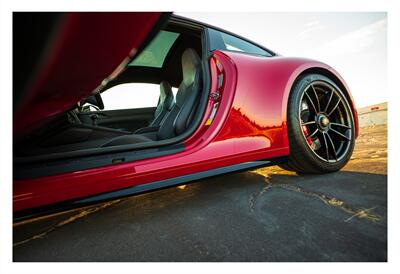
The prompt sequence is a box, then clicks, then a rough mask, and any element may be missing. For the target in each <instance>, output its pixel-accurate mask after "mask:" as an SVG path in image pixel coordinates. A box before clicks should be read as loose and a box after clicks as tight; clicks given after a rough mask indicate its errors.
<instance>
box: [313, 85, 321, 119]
mask: <svg viewBox="0 0 400 274" xmlns="http://www.w3.org/2000/svg"><path fill="white" fill-rule="evenodd" d="M311 88H312V90H313V91H314V95H315V99H317V103H318V112H320V111H321V106H320V104H319V99H318V95H317V92H316V91H315V88H314V85H311Z"/></svg>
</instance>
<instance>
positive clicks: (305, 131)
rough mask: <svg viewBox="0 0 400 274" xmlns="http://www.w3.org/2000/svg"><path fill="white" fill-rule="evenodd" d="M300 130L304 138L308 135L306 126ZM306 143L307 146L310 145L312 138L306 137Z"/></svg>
mask: <svg viewBox="0 0 400 274" xmlns="http://www.w3.org/2000/svg"><path fill="white" fill-rule="evenodd" d="M302 128H303V133H304V136H307V135H308V129H307V126H302ZM307 142H308V144H309V145H311V144H312V142H313V141H312V138H311V137H308V138H307Z"/></svg>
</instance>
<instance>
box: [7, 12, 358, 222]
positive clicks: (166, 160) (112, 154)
mask: <svg viewBox="0 0 400 274" xmlns="http://www.w3.org/2000/svg"><path fill="white" fill-rule="evenodd" d="M13 25H14V29H13V33H14V37H13V40H14V50H13V54H14V56H13V58H14V66H13V68H14V72H13V77H14V78H13V81H14V90H13V96H14V98H13V99H14V116H13V119H14V122H13V123H14V129H13V131H14V133H13V134H14V144H13V145H14V148H13V149H14V152H13V154H14V155H13V156H14V157H13V161H14V163H13V165H14V172H13V174H14V175H13V176H14V182H13V203H14V218H15V220H17V219H21V218H27V217H32V216H35V215H37V214H44V213H48V212H51V211H53V210H60V209H66V208H71V207H79V206H83V205H87V204H90V203H98V202H100V201H105V200H108V199H114V198H119V197H123V196H129V195H132V194H135V193H142V192H146V191H150V190H154V189H159V188H164V187H169V186H174V185H179V184H183V183H187V182H189V181H194V180H198V179H201V178H205V177H209V176H215V175H219V174H223V173H227V172H233V171H239V170H245V169H251V168H256V167H260V166H267V165H280V166H281V167H283V168H284V169H288V170H291V171H295V172H297V173H325V172H332V171H337V170H339V169H340V168H342V167H343V166H344V165H345V164H346V163H347V162H348V161H349V159H350V157H351V154H352V151H353V147H354V142H355V139H356V138H357V135H358V121H357V114H356V109H355V106H354V102H353V99H352V97H351V94H350V90H349V88H348V87H347V86H346V84H345V82H344V81H343V79H342V78H341V77H340V75H339V74H338V73H337V72H336V71H335V70H334V69H333V68H331V67H330V66H328V65H326V64H324V63H321V62H318V61H313V60H309V59H303V58H289V57H284V56H280V55H278V54H276V53H274V52H273V51H271V50H269V49H267V48H265V47H263V46H261V45H259V44H257V43H255V42H252V41H250V40H248V39H246V38H244V37H241V36H239V35H236V34H233V33H231V32H229V31H225V30H223V29H220V28H217V27H214V26H210V25H208V24H205V23H201V22H197V21H194V20H191V19H187V18H183V17H179V16H175V15H172V14H171V13H158V12H151V13H14V18H13ZM249 31H251V29H249ZM117 101H118V102H119V103H116V102H117Z"/></svg>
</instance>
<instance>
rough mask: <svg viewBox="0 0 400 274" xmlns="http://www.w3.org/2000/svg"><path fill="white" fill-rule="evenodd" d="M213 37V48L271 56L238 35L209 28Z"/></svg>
mask: <svg viewBox="0 0 400 274" xmlns="http://www.w3.org/2000/svg"><path fill="white" fill-rule="evenodd" d="M209 33H210V38H211V48H212V49H220V50H230V51H237V52H244V53H250V54H258V55H263V56H271V54H270V53H269V52H267V51H266V50H264V49H262V48H260V47H258V46H256V45H253V44H252V43H250V42H247V41H245V40H242V39H240V38H238V37H236V36H233V35H230V34H226V33H223V32H220V31H217V30H214V29H210V30H209Z"/></svg>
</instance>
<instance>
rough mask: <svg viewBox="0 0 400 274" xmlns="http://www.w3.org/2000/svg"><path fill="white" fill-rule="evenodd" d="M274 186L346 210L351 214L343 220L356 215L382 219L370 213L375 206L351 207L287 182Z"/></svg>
mask: <svg viewBox="0 0 400 274" xmlns="http://www.w3.org/2000/svg"><path fill="white" fill-rule="evenodd" d="M275 186H276V187H280V188H283V189H286V190H290V191H294V192H298V193H302V194H304V195H307V196H309V197H315V198H318V199H320V200H321V201H323V202H324V203H325V204H326V205H329V206H334V207H337V208H339V209H341V210H342V211H344V212H346V213H347V214H350V215H351V216H350V217H349V218H347V219H346V220H345V222H349V221H350V220H351V219H353V218H355V217H357V218H359V219H366V220H368V221H372V222H374V223H378V222H381V221H382V217H381V216H380V215H378V214H376V213H371V211H372V210H373V209H375V208H376V206H375V207H372V208H369V209H360V208H353V207H351V206H349V205H347V204H346V203H345V202H344V201H342V200H339V199H337V198H335V197H331V196H328V195H325V194H322V193H318V192H311V191H307V190H304V189H303V188H300V187H298V186H293V185H288V184H280V185H275Z"/></svg>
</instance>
